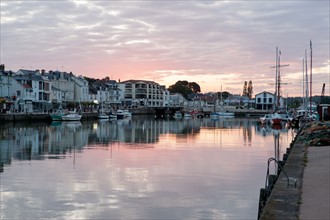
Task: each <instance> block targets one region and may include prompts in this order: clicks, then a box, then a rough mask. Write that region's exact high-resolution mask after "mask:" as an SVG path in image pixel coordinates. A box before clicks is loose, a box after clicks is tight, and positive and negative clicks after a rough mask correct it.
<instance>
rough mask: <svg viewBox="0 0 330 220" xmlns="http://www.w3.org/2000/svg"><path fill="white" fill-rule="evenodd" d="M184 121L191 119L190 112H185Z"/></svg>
mask: <svg viewBox="0 0 330 220" xmlns="http://www.w3.org/2000/svg"><path fill="white" fill-rule="evenodd" d="M183 118H184V119H191V114H190V113H189V112H185V113H184V115H183Z"/></svg>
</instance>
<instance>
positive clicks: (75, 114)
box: [62, 111, 82, 121]
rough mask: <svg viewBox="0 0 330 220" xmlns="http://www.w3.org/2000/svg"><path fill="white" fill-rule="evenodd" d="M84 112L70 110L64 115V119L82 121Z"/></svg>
mask: <svg viewBox="0 0 330 220" xmlns="http://www.w3.org/2000/svg"><path fill="white" fill-rule="evenodd" d="M81 117H82V114H79V113H78V112H76V111H69V112H68V113H67V114H65V115H63V116H62V121H80V120H81Z"/></svg>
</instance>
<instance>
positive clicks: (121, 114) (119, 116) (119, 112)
mask: <svg viewBox="0 0 330 220" xmlns="http://www.w3.org/2000/svg"><path fill="white" fill-rule="evenodd" d="M116 116H117V119H124V118H125V112H124V110H122V109H118V110H117V111H116Z"/></svg>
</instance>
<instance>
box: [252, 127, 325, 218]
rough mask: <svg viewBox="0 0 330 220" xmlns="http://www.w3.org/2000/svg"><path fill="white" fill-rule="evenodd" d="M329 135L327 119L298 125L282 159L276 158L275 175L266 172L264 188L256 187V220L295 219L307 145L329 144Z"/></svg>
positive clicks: (299, 199)
mask: <svg viewBox="0 0 330 220" xmlns="http://www.w3.org/2000/svg"><path fill="white" fill-rule="evenodd" d="M329 137H330V122H326V121H325V122H321V121H315V122H306V123H305V124H303V125H302V127H301V128H300V129H299V131H298V133H297V135H296V136H295V138H294V140H293V141H292V143H291V144H290V146H289V147H288V148H287V149H286V153H285V154H284V155H283V161H279V163H278V164H279V168H280V169H279V171H278V173H277V175H270V176H269V177H271V178H268V184H267V181H266V184H265V188H262V189H260V197H259V210H258V219H259V220H282V219H299V214H300V211H301V210H300V208H301V203H302V187H303V176H304V169H305V166H307V164H308V148H309V147H311V146H330V145H329V144H330V138H329ZM267 174H268V173H267ZM320 190H322V189H320ZM323 190H326V189H323ZM325 193H326V192H325Z"/></svg>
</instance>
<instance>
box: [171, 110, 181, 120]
mask: <svg viewBox="0 0 330 220" xmlns="http://www.w3.org/2000/svg"><path fill="white" fill-rule="evenodd" d="M173 118H174V119H181V118H182V113H181V112H180V111H176V112H175V113H174V115H173Z"/></svg>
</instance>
